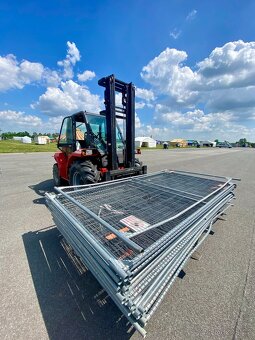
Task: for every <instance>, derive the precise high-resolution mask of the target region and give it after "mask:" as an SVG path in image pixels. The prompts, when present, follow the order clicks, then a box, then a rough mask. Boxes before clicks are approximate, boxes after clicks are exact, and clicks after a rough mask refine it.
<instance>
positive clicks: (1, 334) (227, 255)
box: [0, 148, 255, 340]
mask: <svg viewBox="0 0 255 340" xmlns="http://www.w3.org/2000/svg"><path fill="white" fill-rule="evenodd" d="M51 156H52V154H51V153H31V154H1V155H0V231H1V234H0V235H1V237H0V284H1V286H0V287H1V289H0V306H1V308H0V338H1V339H26V340H28V339H36V338H37V339H40V340H41V339H52V340H58V339H59V340H60V339H61V340H63V339H72V340H76V339H77V340H78V339H86V340H87V339H89V340H90V339H121V340H125V339H132V340H135V339H141V336H140V335H139V334H138V333H137V332H135V331H134V330H133V329H131V328H130V325H129V324H128V322H127V320H126V319H125V318H124V317H123V316H122V315H121V313H120V312H119V310H118V308H117V307H116V306H115V305H114V303H113V302H112V301H111V299H110V298H109V297H108V296H107V294H106V293H105V292H104V291H103V290H102V288H101V287H100V285H99V284H98V283H97V281H96V280H95V279H94V277H93V276H92V275H91V274H90V272H89V271H86V272H83V273H82V274H81V273H80V272H79V270H78V269H79V268H77V264H76V265H75V264H74V263H73V262H72V260H71V258H70V257H69V256H68V255H67V252H66V250H65V249H64V244H63V239H62V237H61V235H60V234H59V232H58V230H57V229H56V228H55V227H54V223H53V221H52V218H51V214H50V212H49V211H48V209H47V207H46V206H45V199H44V193H45V192H46V191H53V182H52V179H51V177H52V165H53V162H54V160H53V158H52V157H51ZM140 159H141V160H142V161H143V162H144V164H147V165H148V169H149V171H150V172H152V171H157V170H161V169H166V168H167V169H178V170H186V171H194V172H201V173H208V174H214V175H220V176H221V175H222V176H229V177H235V178H241V182H236V183H237V189H236V196H237V199H236V200H235V202H234V203H235V206H234V207H232V208H230V209H229V210H228V212H227V216H226V218H227V220H226V221H217V222H216V223H215V224H214V227H213V230H214V232H215V233H214V235H210V236H209V237H208V238H207V239H206V241H205V242H204V243H203V245H202V246H201V247H200V249H199V251H200V253H201V258H200V259H199V260H198V261H197V260H192V259H190V260H189V261H188V263H187V264H186V266H185V268H184V272H185V274H186V275H184V277H183V278H178V279H177V280H176V281H175V283H174V285H173V286H172V288H171V289H170V290H169V292H168V294H167V295H166V297H165V299H164V300H163V302H162V304H161V305H160V307H159V308H158V310H157V311H156V313H155V314H154V316H153V317H152V319H151V320H150V322H149V323H148V325H147V327H146V330H147V332H148V335H147V339H173V340H175V339H178V340H179V339H180V340H184V339H185V340H187V339H192V340H193V339H194V340H195V339H196V340H198V339H203V340H205V339H210V340H211V339H222V340H223V339H224V340H226V339H246V340H253V339H255V288H254V287H255V286H254V283H255V236H254V230H255V150H254V149H235V148H233V149H214V148H210V149H190V150H187V149H183V150H182V149H178V150H148V151H143V154H142V155H141V156H140Z"/></svg>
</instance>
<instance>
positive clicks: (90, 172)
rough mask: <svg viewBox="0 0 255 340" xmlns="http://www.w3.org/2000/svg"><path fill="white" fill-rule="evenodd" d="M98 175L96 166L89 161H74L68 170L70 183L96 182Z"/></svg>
mask: <svg viewBox="0 0 255 340" xmlns="http://www.w3.org/2000/svg"><path fill="white" fill-rule="evenodd" d="M99 176H100V174H99V172H98V171H97V169H96V166H95V165H93V164H92V163H91V162H90V161H85V162H74V163H73V165H72V166H71V168H70V172H69V178H70V185H83V184H91V183H96V182H97V181H98V179H99Z"/></svg>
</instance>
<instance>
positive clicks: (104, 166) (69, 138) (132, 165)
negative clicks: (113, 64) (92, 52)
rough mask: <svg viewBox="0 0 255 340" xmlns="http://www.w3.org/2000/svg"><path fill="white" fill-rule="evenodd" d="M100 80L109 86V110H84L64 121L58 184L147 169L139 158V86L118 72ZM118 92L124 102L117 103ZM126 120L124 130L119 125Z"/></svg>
mask: <svg viewBox="0 0 255 340" xmlns="http://www.w3.org/2000/svg"><path fill="white" fill-rule="evenodd" d="M98 84H99V85H100V86H102V87H104V88H105V90H104V104H105V110H103V111H101V112H100V114H93V113H88V112H86V111H80V112H78V113H75V114H73V115H71V116H68V117H65V118H64V119H63V122H62V126H61V130H60V134H59V138H58V144H57V146H58V149H59V150H60V151H58V152H56V153H55V155H54V158H55V160H56V163H55V164H54V165H53V179H54V184H55V186H60V185H66V184H69V185H82V184H91V183H96V182H99V181H109V180H113V179H117V178H123V177H128V176H135V175H141V174H146V173H147V166H145V165H142V163H141V162H139V160H138V159H137V158H135V87H134V85H133V84H132V83H125V82H123V81H121V80H118V79H116V78H115V76H114V75H110V76H108V77H104V78H102V79H100V80H99V81H98ZM116 92H118V93H121V96H122V100H121V103H122V105H120V106H116ZM117 120H118V121H122V122H123V129H122V130H123V131H122V130H121V129H120V127H119V125H118V122H117Z"/></svg>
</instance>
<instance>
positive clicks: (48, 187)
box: [28, 179, 54, 204]
mask: <svg viewBox="0 0 255 340" xmlns="http://www.w3.org/2000/svg"><path fill="white" fill-rule="evenodd" d="M28 187H29V188H30V189H32V190H34V191H35V192H36V194H37V195H38V196H41V197H40V198H36V199H34V200H33V203H35V204H45V196H44V195H45V193H46V192H53V191H54V183H53V179H47V180H46V181H43V182H40V183H37V184H35V185H29V186H28Z"/></svg>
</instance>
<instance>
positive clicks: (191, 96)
mask: <svg viewBox="0 0 255 340" xmlns="http://www.w3.org/2000/svg"><path fill="white" fill-rule="evenodd" d="M186 60H187V53H186V52H185V51H178V50H176V49H170V48H167V49H166V50H165V51H163V52H162V53H160V55H159V56H158V57H156V58H154V59H153V60H152V61H150V62H149V63H148V65H146V66H145V67H143V69H142V73H141V76H142V78H143V79H144V80H145V81H146V82H147V83H149V84H151V86H152V89H153V91H154V92H156V94H157V95H158V96H161V97H162V95H163V96H165V98H164V100H165V101H166V102H167V103H168V105H169V106H170V107H171V109H172V110H173V109H176V108H178V109H180V108H181V109H185V108H195V107H196V105H197V104H199V103H203V105H204V106H205V108H207V109H210V111H213V112H215V111H218V110H223V111H225V110H236V108H239V109H241V108H244V110H242V113H243V112H244V111H247V107H253V108H254V107H255V100H254V89H255V42H250V43H245V42H243V41H235V42H230V43H227V44H225V45H224V46H222V47H217V48H216V49H214V50H213V51H212V53H211V54H210V56H209V57H208V58H205V59H204V60H202V61H201V62H199V63H197V65H195V70H193V69H192V68H191V67H189V66H186V65H185V64H184V62H186Z"/></svg>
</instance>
